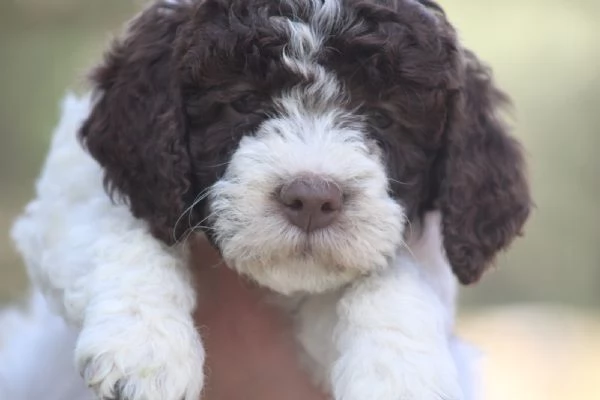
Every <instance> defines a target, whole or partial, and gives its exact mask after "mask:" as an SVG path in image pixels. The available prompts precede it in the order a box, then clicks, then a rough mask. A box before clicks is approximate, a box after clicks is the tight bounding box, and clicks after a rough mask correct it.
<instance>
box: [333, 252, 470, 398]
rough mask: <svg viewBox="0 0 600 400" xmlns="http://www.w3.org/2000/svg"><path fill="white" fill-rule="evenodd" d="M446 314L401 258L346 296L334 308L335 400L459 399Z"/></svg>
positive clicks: (410, 262)
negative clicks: (335, 324)
mask: <svg viewBox="0 0 600 400" xmlns="http://www.w3.org/2000/svg"><path fill="white" fill-rule="evenodd" d="M446 311H447V310H446V309H445V307H444V305H443V304H442V302H441V301H440V299H439V297H438V296H437V295H436V293H435V292H434V291H433V290H432V288H431V286H430V285H428V284H427V282H426V281H425V279H424V277H423V276H422V273H421V271H420V270H419V266H418V265H417V264H416V263H415V262H414V261H413V260H412V259H411V257H409V256H408V255H406V256H404V255H399V256H398V259H397V260H396V261H395V262H394V265H392V266H391V268H390V269H389V270H387V271H385V272H382V273H378V274H374V275H372V276H370V277H367V278H365V279H363V280H361V281H359V282H356V283H355V284H354V285H353V286H352V287H350V288H349V289H347V291H346V292H345V293H344V294H343V295H342V297H341V299H340V301H339V303H338V307H337V312H338V318H339V322H338V325H337V328H336V331H335V335H334V342H335V345H336V347H337V350H338V351H339V358H338V359H337V360H336V361H335V364H334V366H333V371H332V387H333V394H334V397H335V399H336V400H364V399H370V400H461V399H463V394H462V391H461V387H460V385H459V378H458V373H457V369H456V365H455V362H454V359H453V356H452V354H451V351H450V346H449V332H448V329H447V324H446V322H447V316H446Z"/></svg>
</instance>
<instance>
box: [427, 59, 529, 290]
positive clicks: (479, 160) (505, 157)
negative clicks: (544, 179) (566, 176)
mask: <svg viewBox="0 0 600 400" xmlns="http://www.w3.org/2000/svg"><path fill="white" fill-rule="evenodd" d="M462 57H463V62H464V64H463V67H464V69H463V73H464V75H463V79H462V80H463V82H462V85H461V86H462V88H461V90H460V91H459V93H457V94H456V96H454V98H453V99H452V101H451V103H452V104H451V105H450V114H449V118H448V124H447V131H446V136H445V140H446V141H447V142H446V143H445V146H444V154H443V157H442V163H441V164H442V165H441V168H440V171H441V176H440V188H439V190H440V192H439V198H438V207H439V208H440V209H441V211H442V215H443V221H442V225H443V234H444V247H445V249H446V255H447V257H448V260H449V261H450V264H451V265H452V268H453V270H454V273H455V274H456V276H457V277H458V279H459V280H460V282H461V283H463V284H470V283H473V282H476V281H477V280H478V279H479V278H480V277H481V275H482V274H483V272H484V271H485V269H486V268H487V267H488V266H489V265H490V264H491V263H492V262H493V260H494V258H495V255H496V254H497V253H498V252H499V251H501V250H504V249H506V248H507V247H508V246H509V245H510V243H511V242H512V240H513V239H514V238H515V237H516V236H517V235H520V234H521V230H522V228H523V225H524V224H525V221H526V220H527V218H528V216H529V212H530V208H531V198H530V191H529V185H528V182H527V176H526V165H525V161H524V155H523V150H522V148H521V146H520V144H519V143H518V142H517V141H516V140H515V139H514V138H512V137H510V136H509V134H508V130H507V127H506V125H505V124H504V123H503V122H502V120H501V116H500V115H499V112H500V111H502V107H503V106H505V105H508V99H507V98H506V96H505V95H504V94H503V93H502V92H500V91H499V90H498V89H497V88H496V87H495V86H494V84H493V82H492V78H491V73H490V71H489V70H488V69H487V68H486V67H485V66H483V65H482V64H481V63H480V61H479V60H478V59H477V58H476V56H475V55H474V54H473V53H471V52H469V51H464V53H463V55H462Z"/></svg>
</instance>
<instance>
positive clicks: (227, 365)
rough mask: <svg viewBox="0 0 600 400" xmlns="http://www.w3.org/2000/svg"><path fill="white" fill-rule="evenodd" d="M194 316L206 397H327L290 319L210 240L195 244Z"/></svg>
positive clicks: (257, 399) (266, 399) (299, 399)
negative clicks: (304, 359)
mask: <svg viewBox="0 0 600 400" xmlns="http://www.w3.org/2000/svg"><path fill="white" fill-rule="evenodd" d="M192 254H193V256H192V260H193V261H192V262H193V266H192V270H193V271H194V273H195V275H194V279H195V285H196V287H197V292H198V308H197V311H196V313H195V315H194V320H195V322H196V325H197V326H198V327H199V330H200V332H201V334H202V339H203V343H204V347H205V350H206V364H205V369H204V373H205V374H206V379H205V389H204V397H203V400H239V399H242V398H243V399H245V400H282V399H285V400H325V399H327V396H325V395H324V394H322V393H321V392H320V391H319V390H317V389H316V388H315V387H314V385H312V383H311V382H310V379H309V377H308V374H307V373H306V372H305V371H303V370H302V369H301V368H300V366H299V365H300V364H299V362H298V359H297V355H298V352H297V350H296V346H297V344H296V343H295V340H294V337H293V333H292V330H291V326H290V325H289V321H287V320H286V319H285V317H284V316H283V315H282V314H281V313H279V312H278V310H276V309H275V308H273V307H272V306H270V305H268V304H266V303H265V302H264V301H263V295H264V291H263V289H260V288H258V287H256V286H255V285H252V284H251V283H249V282H247V281H245V280H244V279H243V278H240V277H239V276H238V275H237V274H236V273H235V272H234V271H233V270H231V269H229V268H226V266H225V265H224V264H223V263H222V262H221V260H220V259H219V256H218V254H217V253H216V251H215V250H214V249H213V248H212V247H211V246H210V245H209V244H208V243H207V242H206V241H205V240H200V241H198V242H197V243H195V244H194V246H193V251H192ZM198 373H202V371H198Z"/></svg>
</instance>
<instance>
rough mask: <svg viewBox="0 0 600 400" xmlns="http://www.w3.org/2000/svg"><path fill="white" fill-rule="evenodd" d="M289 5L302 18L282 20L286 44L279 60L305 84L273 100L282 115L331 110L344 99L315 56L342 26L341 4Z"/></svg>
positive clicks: (308, 0)
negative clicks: (287, 37) (287, 36)
mask: <svg viewBox="0 0 600 400" xmlns="http://www.w3.org/2000/svg"><path fill="white" fill-rule="evenodd" d="M289 4H290V5H291V6H292V8H293V10H294V13H295V14H298V15H301V16H303V18H300V17H298V18H292V19H287V20H285V22H284V27H285V29H286V31H287V33H288V35H289V42H288V45H287V46H286V48H285V51H284V54H283V56H282V60H283V63H284V64H285V65H286V66H287V67H288V68H289V69H290V70H292V71H293V72H295V73H297V74H299V75H301V76H302V77H304V78H306V82H305V84H300V85H298V86H297V87H295V88H292V89H291V90H290V91H288V92H287V93H285V94H284V95H283V96H282V98H281V99H279V100H276V101H277V102H278V103H279V105H280V106H281V108H282V109H283V110H284V112H285V113H291V112H297V111H298V110H299V109H303V111H305V112H307V111H316V110H321V111H330V110H331V107H332V106H333V105H334V104H336V103H337V104H338V105H339V104H340V102H341V101H342V100H343V95H344V91H343V87H342V85H341V84H340V82H339V81H338V79H337V78H336V76H335V74H334V73H333V72H332V71H328V70H327V69H325V68H324V67H323V66H322V65H320V64H319V62H318V56H319V53H320V51H321V50H322V49H323V47H324V45H325V40H326V38H327V37H328V36H329V35H331V34H333V33H334V32H335V30H338V29H340V28H341V27H342V26H343V17H342V13H341V5H340V3H339V0H290V1H289ZM292 109H293V111H292Z"/></svg>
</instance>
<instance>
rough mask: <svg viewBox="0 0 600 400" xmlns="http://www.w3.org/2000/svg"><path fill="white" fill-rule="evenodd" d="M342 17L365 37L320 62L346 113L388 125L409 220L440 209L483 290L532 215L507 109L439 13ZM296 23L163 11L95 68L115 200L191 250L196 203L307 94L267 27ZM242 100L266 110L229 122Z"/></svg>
mask: <svg viewBox="0 0 600 400" xmlns="http://www.w3.org/2000/svg"><path fill="white" fill-rule="evenodd" d="M343 3H344V6H343V9H347V10H354V14H355V20H354V24H352V26H353V27H356V26H358V22H361V23H362V25H361V26H362V27H361V28H360V29H353V30H351V29H347V30H346V31H345V32H340V33H339V34H337V35H331V37H329V38H328V39H327V43H326V44H325V46H323V51H322V52H321V54H319V62H320V63H321V64H322V65H324V66H325V67H327V68H328V69H330V70H332V71H334V72H335V73H336V74H337V76H338V77H340V79H341V80H342V81H343V82H344V84H345V86H346V87H347V90H348V92H349V93H350V100H349V102H348V105H347V106H348V107H349V108H352V109H354V108H356V107H357V106H359V105H361V107H362V108H361V109H363V110H366V111H365V113H368V110H369V109H370V107H379V108H381V109H386V110H388V111H389V116H390V117H391V118H392V120H393V123H392V124H391V126H390V127H387V128H385V129H380V128H376V127H375V126H373V127H372V128H371V131H370V132H369V133H370V135H371V136H372V137H373V138H374V139H375V140H376V141H377V142H378V143H379V145H380V146H381V148H382V149H383V150H384V153H385V155H386V159H387V165H388V170H389V171H388V174H389V177H390V182H391V186H392V191H393V194H394V195H395V196H396V197H397V198H398V199H399V200H400V201H402V202H403V203H404V205H405V206H406V207H407V209H408V212H409V217H410V218H411V219H413V220H416V219H419V218H420V217H421V216H422V214H423V213H424V212H425V211H427V210H428V209H431V208H439V209H441V211H442V212H443V216H444V219H443V231H444V237H445V250H446V254H447V256H448V259H449V261H450V263H451V265H452V267H453V269H454V272H455V274H456V275H457V277H458V278H459V280H460V281H461V282H462V283H464V284H468V283H472V282H475V281H477V280H478V279H479V278H480V276H481V275H482V273H483V272H484V270H485V269H486V268H487V267H488V266H489V265H490V264H491V263H492V262H493V259H494V256H495V255H496V254H497V253H498V252H499V251H500V250H503V249H505V248H506V247H507V246H508V245H509V244H510V243H511V242H512V240H513V238H514V237H515V236H517V235H518V234H520V233H521V230H522V227H523V225H524V223H525V221H526V219H527V217H528V215H529V210H530V205H531V200H530V193H529V187H528V183H527V179H526V173H525V172H526V171H525V162H524V159H523V154H522V150H521V148H520V146H519V144H518V143H517V142H516V141H515V139H513V138H511V137H510V136H509V135H508V132H507V128H506V126H505V125H504V124H503V123H502V121H501V119H500V116H499V115H498V113H499V111H500V109H501V107H502V106H503V105H505V104H507V103H508V101H507V99H506V97H505V96H504V94H502V93H501V92H500V91H499V90H498V89H497V88H496V87H495V86H494V84H493V82H492V79H491V73H490V71H489V70H488V69H487V68H486V67H484V66H483V65H482V64H481V63H480V62H479V61H478V60H477V58H476V57H475V55H474V54H472V53H471V52H469V51H468V50H465V49H463V48H462V47H461V46H460V44H459V43H458V41H457V39H456V35H455V32H454V29H453V28H452V26H451V25H450V23H449V22H448V20H447V19H446V17H445V15H444V13H443V11H442V10H441V8H440V7H439V6H438V5H436V4H435V3H434V2H432V1H421V2H420V3H421V5H423V6H425V7H423V6H420V5H419V4H418V3H416V2H413V1H409V0H379V1H376V0H372V1H361V0H345V1H344V2H343ZM299 11H300V12H299ZM301 11H302V10H292V9H291V8H289V7H286V6H285V2H272V1H268V0H252V1H248V0H205V1H190V2H182V3H180V4H178V5H172V4H163V3H158V4H155V5H153V6H151V7H149V8H148V9H147V10H145V11H144V12H143V13H142V14H141V15H140V16H139V17H138V18H136V19H135V20H134V22H133V23H132V24H131V26H130V27H129V29H128V33H127V34H126V35H125V37H124V39H122V40H118V41H116V42H115V43H114V44H113V45H112V46H111V48H110V50H109V52H108V53H107V55H106V57H105V60H104V63H103V64H102V65H100V66H99V67H98V68H97V69H96V70H95V72H94V74H93V76H92V81H93V83H94V85H95V88H96V90H97V92H98V97H97V102H96V104H95V106H94V109H93V111H92V114H91V115H90V117H89V118H88V120H87V121H86V122H85V124H84V126H83V127H82V129H81V132H80V135H81V138H82V140H83V142H84V144H85V145H86V146H87V148H88V149H89V151H90V153H91V154H92V156H93V157H94V158H95V159H96V160H98V161H99V163H100V164H101V165H102V166H103V167H104V169H105V171H106V175H105V181H106V185H107V187H108V189H109V191H110V192H111V193H112V194H113V195H114V196H119V197H122V198H123V199H124V200H126V201H128V202H129V205H130V207H131V210H132V212H133V214H134V215H135V216H136V217H138V218H143V219H145V220H147V221H148V223H149V225H150V227H151V229H152V232H153V234H154V235H155V236H156V237H157V238H159V239H161V240H163V241H165V242H167V243H173V242H174V241H176V240H178V239H179V238H181V237H182V235H183V234H184V233H185V229H184V227H185V224H181V225H177V221H178V219H179V218H180V217H181V216H182V215H183V214H186V215H187V217H186V219H189V221H190V222H191V223H192V224H193V225H202V223H203V221H204V217H205V216H206V215H207V208H208V205H207V204H206V201H204V200H202V201H199V202H197V203H195V202H194V200H195V199H197V198H201V195H202V194H203V193H204V191H205V190H206V189H207V188H209V187H210V186H211V185H212V184H213V183H215V182H216V181H217V180H218V179H219V177H220V176H221V175H222V174H223V173H224V171H225V168H226V164H227V161H228V159H229V156H230V155H231V153H232V152H233V151H234V150H235V148H236V146H237V144H238V142H239V140H240V139H241V136H242V135H243V134H245V133H248V132H252V131H253V130H254V129H256V128H257V127H258V126H259V125H260V123H261V122H262V121H264V120H265V119H266V118H267V115H268V114H269V112H271V111H270V110H269V109H268V98H269V97H271V96H273V95H275V94H277V93H278V92H280V91H282V90H284V89H285V88H289V87H290V86H293V85H296V84H299V83H301V80H302V78H301V77H299V76H296V75H295V74H294V73H292V72H291V71H289V70H287V69H286V68H285V67H284V65H283V63H282V62H281V54H282V51H283V48H284V47H285V45H286V43H287V37H286V36H285V35H284V34H282V33H281V31H280V30H277V29H275V28H274V27H273V25H272V21H271V19H269V17H271V16H273V15H282V16H287V17H294V18H300V19H302V18H304V16H303V15H302V12H301ZM248 88H251V89H252V90H253V91H254V92H255V93H257V94H258V95H259V96H261V98H262V99H263V100H264V101H263V102H262V103H260V105H258V106H257V107H258V109H257V111H256V112H254V113H251V114H249V115H248V114H244V115H242V114H239V113H236V112H234V111H233V110H232V109H231V107H229V104H230V103H231V102H233V101H235V100H236V99H238V98H239V96H240V95H241V94H242V93H243V92H245V91H247V90H248ZM199 196H200V197H199ZM206 233H207V234H209V236H210V233H211V232H210V229H207V230H206Z"/></svg>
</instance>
